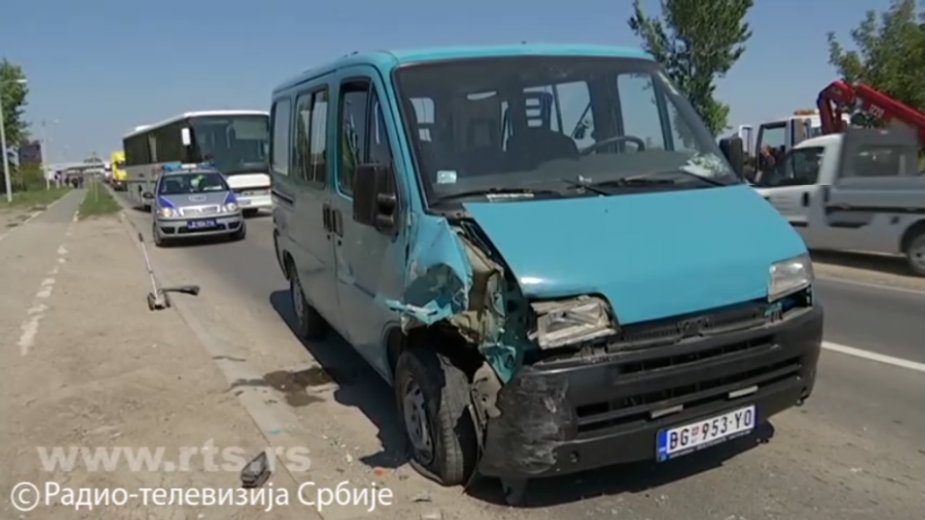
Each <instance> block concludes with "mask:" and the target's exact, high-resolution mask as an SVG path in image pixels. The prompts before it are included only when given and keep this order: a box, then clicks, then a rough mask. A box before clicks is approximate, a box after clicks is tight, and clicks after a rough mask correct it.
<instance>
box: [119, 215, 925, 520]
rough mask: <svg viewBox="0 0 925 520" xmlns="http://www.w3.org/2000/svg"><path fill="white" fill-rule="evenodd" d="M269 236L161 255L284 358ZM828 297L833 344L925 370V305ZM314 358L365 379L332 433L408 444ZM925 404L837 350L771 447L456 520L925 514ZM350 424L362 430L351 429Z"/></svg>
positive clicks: (874, 295)
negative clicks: (340, 376) (346, 431)
mask: <svg viewBox="0 0 925 520" xmlns="http://www.w3.org/2000/svg"><path fill="white" fill-rule="evenodd" d="M129 217H130V218H131V219H132V220H133V221H134V222H135V224H136V226H138V227H139V228H141V229H149V227H150V219H149V218H150V217H148V216H147V215H145V214H143V213H140V212H129ZM271 232H272V222H271V219H270V218H268V217H259V218H255V219H251V220H249V221H248V237H247V239H246V240H244V241H241V242H235V243H228V242H209V243H204V244H194V245H190V246H187V247H175V248H169V249H165V250H158V251H157V258H158V261H159V262H163V264H162V265H165V266H169V267H170V269H172V270H174V272H176V271H177V270H182V272H183V273H185V278H186V279H185V280H184V281H196V282H197V283H202V284H203V296H207V295H208V294H214V293H219V294H221V302H222V303H221V307H220V308H218V309H217V310H215V311H214V312H213V314H221V313H222V312H223V310H222V309H225V308H226V306H230V305H232V304H234V305H237V306H238V307H235V308H246V309H248V313H250V314H252V315H253V316H255V317H258V318H255V319H250V320H247V319H245V317H243V316H234V317H230V318H228V319H227V321H226V322H224V324H223V325H222V327H225V328H229V329H234V328H235V327H236V326H239V327H241V330H238V331H235V330H230V331H223V332H224V333H225V334H226V335H229V336H230V335H234V334H241V335H244V336H246V337H258V336H263V337H266V338H267V339H266V340H265V341H264V342H257V343H259V344H257V345H254V346H253V347H252V348H254V349H255V350H259V351H260V354H261V355H266V356H270V355H272V353H273V351H274V350H275V349H279V348H281V346H280V339H279V338H284V337H289V336H290V335H291V333H290V331H289V329H288V327H287V325H286V323H285V319H286V315H287V314H289V313H291V311H290V310H289V309H288V301H287V300H286V298H285V296H284V295H285V292H284V291H285V289H286V282H285V280H284V279H283V277H282V276H281V274H280V272H279V268H278V266H277V265H276V263H275V257H274V254H273V244H272V234H271ZM819 297H820V298H821V300H822V301H823V303H824V305H825V306H826V310H827V313H828V314H827V324H826V338H825V339H826V340H827V341H830V342H833V343H839V344H843V345H849V346H852V347H856V348H861V349H868V350H871V351H874V352H878V353H883V354H887V355H891V356H900V357H904V358H908V359H910V360H917V361H922V360H925V358H923V348H925V347H923V345H922V343H923V338H925V337H923V334H922V327H923V322H925V320H923V319H922V318H923V317H925V305H923V298H921V297H917V295H914V294H911V293H904V292H901V291H890V290H879V289H876V288H870V287H862V286H858V285H851V284H849V283H844V282H838V281H831V280H823V281H820V283H819ZM203 301H206V300H203ZM227 308H231V307H227ZM236 324H240V325H236ZM245 327H247V329H248V330H244V328H245ZM255 329H259V330H255ZM916 339H918V342H917V341H916ZM308 349H309V351H310V352H312V353H313V355H314V356H315V357H316V358H320V359H319V361H320V362H321V364H322V365H324V366H325V368H326V369H329V371H331V372H332V373H337V372H339V371H340V372H342V371H343V370H344V367H346V366H350V367H351V370H354V371H356V370H360V376H359V377H353V378H350V379H349V380H346V381H341V380H338V381H337V382H338V384H339V385H340V386H342V387H351V386H352V387H353V388H352V389H351V388H347V389H346V390H351V391H352V392H353V393H352V395H354V396H360V397H358V398H356V400H353V401H350V404H351V406H349V407H345V408H344V411H343V413H342V414H341V413H339V414H338V416H337V417H334V418H331V419H330V420H326V421H325V422H326V423H330V424H333V425H334V426H335V427H342V428H350V427H353V426H350V425H351V424H352V425H356V424H362V425H364V428H365V427H368V428H369V429H370V430H373V431H375V435H376V436H377V438H378V439H379V441H381V442H382V443H383V444H387V443H388V442H389V441H388V440H389V439H394V438H395V437H396V436H399V435H400V429H399V426H398V424H397V422H395V420H394V419H393V417H392V415H393V413H394V410H389V408H390V407H391V404H390V403H389V399H390V398H389V396H388V394H389V390H388V389H387V388H386V387H385V385H384V384H383V383H382V382H381V380H379V379H378V378H377V377H376V376H375V375H374V373H373V372H372V371H371V370H365V371H363V369H361V368H357V367H358V366H360V365H362V363H363V362H362V360H360V358H358V357H357V356H356V355H354V354H352V353H351V352H350V351H349V349H345V348H342V347H341V346H338V347H337V348H335V349H333V350H332V349H325V348H319V349H315V348H313V347H312V346H308ZM319 353H320V355H319ZM305 356H308V354H307V353H306V354H305ZM923 396H925V374H923V373H921V372H919V371H915V370H910V369H907V368H901V367H897V366H891V365H888V364H884V363H879V362H875V361H871V360H868V359H863V358H859V357H855V356H849V355H845V354H842V353H839V352H834V351H830V350H825V351H824V352H823V354H822V358H821V360H820V373H819V376H818V378H817V383H816V388H815V392H814V394H813V396H812V397H811V398H810V400H809V401H808V402H807V404H806V405H805V406H804V407H802V408H798V409H794V410H790V411H787V412H784V413H782V414H780V415H778V416H776V417H775V418H773V419H772V421H771V428H770V429H768V430H766V431H763V432H762V435H764V436H770V437H771V439H770V442H767V443H757V442H756V439H755V438H746V439H740V440H737V441H734V442H732V443H729V444H727V445H723V446H720V447H716V448H713V449H711V450H707V451H704V452H701V453H698V454H694V455H690V456H687V457H683V458H681V459H678V460H677V461H673V462H670V463H667V464H661V465H659V464H655V463H652V464H637V465H632V466H627V467H619V468H606V469H602V470H598V471H593V472H589V473H586V474H581V475H577V476H573V477H563V478H554V479H549V480H543V481H537V482H535V483H532V484H531V489H530V493H529V498H528V505H527V506H526V507H525V508H523V509H519V510H512V509H510V508H507V507H505V506H504V505H503V504H502V503H501V498H500V496H499V494H498V492H497V485H496V484H495V483H492V482H483V483H480V484H478V485H476V486H474V487H473V488H471V489H470V490H468V493H467V494H465V495H457V496H458V497H459V498H458V499H457V500H459V501H461V502H460V503H459V504H458V506H453V509H456V511H454V513H451V514H449V515H447V514H445V516H444V518H449V517H452V518H462V517H463V516H452V514H460V515H461V514H463V513H462V511H475V512H477V513H478V516H479V517H480V518H484V517H490V518H541V519H558V518H601V517H606V518H629V519H640V520H642V519H646V518H716V519H722V520H740V519H749V520H752V519H756V518H780V519H792V518H814V519H816V518H824V519H833V520H834V519H843V518H859V519H860V518H865V519H866V518H873V517H882V518H890V519H902V518H909V519H912V518H921V511H923V510H925V495H923V494H922V489H925V407H923V406H922V397H923ZM370 403H372V405H370ZM313 406H314V405H313ZM309 408H310V407H309ZM383 409H384V411H383ZM351 417H353V418H354V419H356V418H357V417H358V418H359V419H360V420H359V422H356V421H353V422H351V419H350V418H351ZM316 420H317V419H316ZM316 424H317V423H316ZM373 440H374V441H376V439H375V438H374V439H373ZM379 441H376V442H379ZM436 501H437V500H436V499H435V502H436ZM466 508H471V509H466ZM468 514H469V513H466V515H468ZM473 514H474V513H473ZM486 515H487V516H486Z"/></svg>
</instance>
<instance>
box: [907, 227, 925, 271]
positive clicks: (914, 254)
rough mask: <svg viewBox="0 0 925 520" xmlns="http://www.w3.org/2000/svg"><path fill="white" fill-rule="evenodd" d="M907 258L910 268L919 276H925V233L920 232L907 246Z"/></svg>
mask: <svg viewBox="0 0 925 520" xmlns="http://www.w3.org/2000/svg"><path fill="white" fill-rule="evenodd" d="M906 260H907V261H908V262H909V269H911V270H912V272H913V273H915V274H917V275H919V276H925V233H919V234H918V235H917V236H915V237H914V238H913V239H912V240H910V241H909V245H908V246H906Z"/></svg>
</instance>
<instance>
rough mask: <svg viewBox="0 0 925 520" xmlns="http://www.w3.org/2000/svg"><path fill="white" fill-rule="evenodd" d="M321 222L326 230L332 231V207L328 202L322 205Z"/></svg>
mask: <svg viewBox="0 0 925 520" xmlns="http://www.w3.org/2000/svg"><path fill="white" fill-rule="evenodd" d="M321 222H322V224H323V226H324V230H325V231H331V208H330V207H329V206H328V205H327V204H325V205H324V206H322V207H321Z"/></svg>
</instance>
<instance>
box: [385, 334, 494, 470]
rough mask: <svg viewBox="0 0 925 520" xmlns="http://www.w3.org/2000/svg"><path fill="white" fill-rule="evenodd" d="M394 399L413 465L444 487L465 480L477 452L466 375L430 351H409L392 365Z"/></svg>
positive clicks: (412, 349) (427, 349)
mask: <svg viewBox="0 0 925 520" xmlns="http://www.w3.org/2000/svg"><path fill="white" fill-rule="evenodd" d="M395 397H396V401H397V404H398V411H399V414H400V417H401V418H402V422H403V424H404V427H405V437H406V439H407V441H408V443H409V445H410V448H411V455H412V466H414V468H415V469H417V470H418V472H419V473H421V474H422V475H424V476H425V477H427V478H430V479H432V480H435V481H436V482H438V483H440V484H443V485H444V486H454V485H458V484H462V483H464V482H466V480H467V479H468V478H469V476H470V475H471V474H472V472H473V471H474V468H475V462H476V458H477V450H478V445H477V441H476V438H475V427H474V425H473V423H472V417H471V416H470V415H469V410H468V403H469V379H468V377H467V376H466V374H465V373H464V372H463V371H462V370H460V369H459V368H458V367H457V366H455V365H454V364H453V363H452V362H451V361H450V360H449V359H447V358H446V357H444V356H442V355H440V354H438V353H436V352H434V351H433V350H431V349H429V348H426V347H424V348H410V349H407V350H405V351H404V352H402V353H401V355H400V356H399V358H398V363H397V364H396V367H395Z"/></svg>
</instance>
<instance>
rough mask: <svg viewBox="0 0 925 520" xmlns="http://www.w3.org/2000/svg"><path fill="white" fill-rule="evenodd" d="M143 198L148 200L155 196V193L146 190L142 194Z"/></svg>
mask: <svg viewBox="0 0 925 520" xmlns="http://www.w3.org/2000/svg"><path fill="white" fill-rule="evenodd" d="M141 198H143V199H146V200H150V199H153V198H154V194H153V193H151V192H150V191H146V192H144V193H142V194H141Z"/></svg>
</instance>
